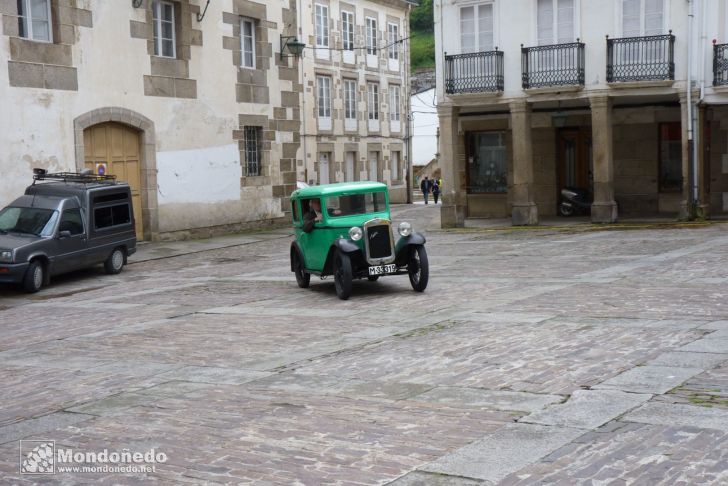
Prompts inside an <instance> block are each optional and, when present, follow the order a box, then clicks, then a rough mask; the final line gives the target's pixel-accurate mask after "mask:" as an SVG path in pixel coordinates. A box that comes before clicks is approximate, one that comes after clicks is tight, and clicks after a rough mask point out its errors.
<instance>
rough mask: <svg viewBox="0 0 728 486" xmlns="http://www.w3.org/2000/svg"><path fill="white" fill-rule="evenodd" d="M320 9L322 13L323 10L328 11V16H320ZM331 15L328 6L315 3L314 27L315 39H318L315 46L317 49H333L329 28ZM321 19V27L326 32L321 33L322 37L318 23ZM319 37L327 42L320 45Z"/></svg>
mask: <svg viewBox="0 0 728 486" xmlns="http://www.w3.org/2000/svg"><path fill="white" fill-rule="evenodd" d="M319 9H320V10H322V11H323V9H326V15H323V13H322V15H321V16H319V13H318V10H319ZM329 13H330V11H329V6H328V5H326V4H324V3H320V2H316V3H314V24H313V25H314V37H315V39H316V42H315V44H314V45H315V46H316V47H321V48H329V47H331V29H330V26H329V19H330V17H329ZM319 18H322V19H323V21H322V24H321V27H323V29H324V31H323V32H322V33H321V35H319V22H318V19H319ZM319 37H321V38H322V39H323V40H324V41H325V42H324V43H319Z"/></svg>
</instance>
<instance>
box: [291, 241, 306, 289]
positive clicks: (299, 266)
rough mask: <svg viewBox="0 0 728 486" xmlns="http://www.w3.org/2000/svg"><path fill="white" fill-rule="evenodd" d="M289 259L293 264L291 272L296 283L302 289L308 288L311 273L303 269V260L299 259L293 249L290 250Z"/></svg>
mask: <svg viewBox="0 0 728 486" xmlns="http://www.w3.org/2000/svg"><path fill="white" fill-rule="evenodd" d="M291 260H292V262H291V263H292V264H293V273H295V274H296V283H297V284H298V286H299V287H301V288H302V289H306V288H308V286H309V284H310V283H311V274H310V273H307V272H306V271H304V269H303V262H302V261H301V257H300V256H299V255H298V252H297V251H296V250H293V251H292V252H291Z"/></svg>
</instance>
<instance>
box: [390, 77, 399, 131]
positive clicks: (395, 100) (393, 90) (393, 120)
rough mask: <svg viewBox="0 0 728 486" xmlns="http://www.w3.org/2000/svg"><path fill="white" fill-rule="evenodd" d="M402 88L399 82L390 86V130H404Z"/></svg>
mask: <svg viewBox="0 0 728 486" xmlns="http://www.w3.org/2000/svg"><path fill="white" fill-rule="evenodd" d="M401 103H402V88H401V86H399V85H398V84H392V85H390V86H389V130H390V131H392V132H401V131H402V122H401V119H402V107H401Z"/></svg>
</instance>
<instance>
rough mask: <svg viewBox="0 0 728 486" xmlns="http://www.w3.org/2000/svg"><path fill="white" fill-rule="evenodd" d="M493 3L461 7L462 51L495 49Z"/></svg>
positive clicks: (464, 52) (465, 52)
mask: <svg viewBox="0 0 728 486" xmlns="http://www.w3.org/2000/svg"><path fill="white" fill-rule="evenodd" d="M494 43H495V40H494V35H493V4H492V3H488V4H482V5H474V6H470V7H462V8H461V9H460V52H461V53H463V54H467V53H470V52H486V51H492V50H493V49H494Z"/></svg>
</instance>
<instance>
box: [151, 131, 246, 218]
mask: <svg viewBox="0 0 728 486" xmlns="http://www.w3.org/2000/svg"><path fill="white" fill-rule="evenodd" d="M157 168H158V169H159V175H158V176H157V183H158V185H159V204H171V203H217V202H224V201H236V200H238V199H240V177H241V176H242V168H241V166H240V152H239V151H238V146H237V145H236V144H230V145H224V146H222V147H207V148H203V149H190V150H170V151H165V152H157Z"/></svg>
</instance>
